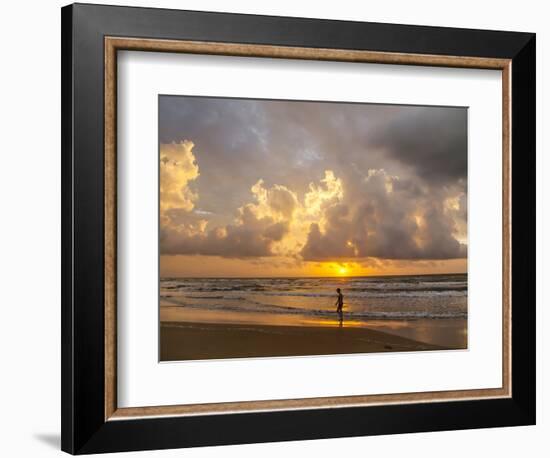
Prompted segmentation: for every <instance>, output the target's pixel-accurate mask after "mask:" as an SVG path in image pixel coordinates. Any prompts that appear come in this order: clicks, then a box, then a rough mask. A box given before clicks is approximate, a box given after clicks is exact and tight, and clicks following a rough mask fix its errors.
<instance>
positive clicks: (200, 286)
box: [160, 274, 468, 326]
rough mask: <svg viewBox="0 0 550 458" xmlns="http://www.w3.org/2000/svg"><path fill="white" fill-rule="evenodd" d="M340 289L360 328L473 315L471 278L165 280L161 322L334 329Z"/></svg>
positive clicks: (348, 314)
mask: <svg viewBox="0 0 550 458" xmlns="http://www.w3.org/2000/svg"><path fill="white" fill-rule="evenodd" d="M336 288H340V289H341V290H342V294H343V295H344V310H343V311H344V314H343V316H344V320H345V321H346V323H347V324H353V325H357V326H361V325H362V324H368V322H369V321H371V320H417V319H427V320H432V319H433V320H444V319H453V318H454V319H465V318H467V314H468V301H467V298H468V277H467V274H445V275H411V276H384V277H338V278H336V277H330V278H327V277H322V278H321V277H317V278H162V279H161V281H160V305H161V319H166V320H170V321H172V320H175V321H185V320H186V319H189V321H209V322H212V321H219V322H248V323H256V322H257V323H262V324H290V325H311V324H316V325H323V324H330V323H333V322H334V320H335V316H336V313H335V309H336V306H335V302H336V299H337V293H336ZM162 312H164V314H163V313H162ZM163 315H164V317H165V318H163Z"/></svg>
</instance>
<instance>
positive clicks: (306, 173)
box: [159, 96, 467, 277]
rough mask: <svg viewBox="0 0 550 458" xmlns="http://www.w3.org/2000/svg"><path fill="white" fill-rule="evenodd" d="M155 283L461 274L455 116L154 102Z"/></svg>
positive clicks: (414, 110) (438, 110) (461, 156)
mask: <svg viewBox="0 0 550 458" xmlns="http://www.w3.org/2000/svg"><path fill="white" fill-rule="evenodd" d="M159 137H160V230H161V233H160V250H161V263H160V266H161V276H163V277H166V276H182V277H185V276H193V277H202V276H205V277H230V276H235V277H244V276H333V275H334V276H338V275H341V276H344V275H386V274H420V273H422V274H423V273H444V272H466V269H467V264H466V255H467V224H466V221H467V219H466V218H467V188H466V185H467V110H466V109H465V108H447V107H445V108H442V107H416V106H397V105H374V104H372V105H371V104H349V103H322V102H296V101H267V100H250V99H226V98H206V97H183V96H160V97H159Z"/></svg>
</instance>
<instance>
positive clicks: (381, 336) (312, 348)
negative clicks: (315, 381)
mask: <svg viewBox="0 0 550 458" xmlns="http://www.w3.org/2000/svg"><path fill="white" fill-rule="evenodd" d="M443 349H449V347H441V346H438V345H433V344H428V343H423V342H419V341H416V340H413V339H410V338H405V337H401V336H398V335H395V334H390V333H387V332H383V331H379V330H374V329H367V328H359V327H343V328H339V327H322V326H311V327H307V326H269V325H258V324H215V323H193V322H184V321H177V322H161V327H160V360H161V361H183V360H199V359H224V358H250V357H273V356H305V355H334V354H350V353H378V352H399V351H425V350H443Z"/></svg>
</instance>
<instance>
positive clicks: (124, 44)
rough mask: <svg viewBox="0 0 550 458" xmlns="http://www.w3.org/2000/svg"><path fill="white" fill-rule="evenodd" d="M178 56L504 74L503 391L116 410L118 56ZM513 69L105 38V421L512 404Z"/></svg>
mask: <svg viewBox="0 0 550 458" xmlns="http://www.w3.org/2000/svg"><path fill="white" fill-rule="evenodd" d="M119 50H127V51H150V52H176V53H187V54H207V55H223V56H240V57H268V58H282V59H303V60H322V61H340V62H363V63H377V64H398V65H422V66H436V67H461V68H478V69H493V70H500V71H501V72H502V184H503V189H502V206H503V208H502V210H503V213H502V215H503V216H502V231H503V234H502V235H503V239H502V240H503V242H502V260H503V263H502V275H503V277H502V278H503V284H502V318H503V326H502V381H503V383H502V387H500V388H488V389H471V390H452V391H430V392H417V393H400V394H376V395H358V396H357V395H354V396H336V397H320V398H304V399H284V400H265V401H242V402H223V403H209V404H184V405H170V406H143V407H125V408H119V407H118V404H117V335H116V332H117V331H116V330H117V321H116V320H117V314H116V296H117V295H116V291H117V282H116V272H117V270H116V246H117V225H116V212H117V210H116V209H117V156H116V154H117V153H116V151H117V146H116V138H117V125H116V122H117V119H116V118H117V51H119ZM511 67H512V63H511V60H510V59H493V58H481V57H462V56H438V55H425V54H403V53H388V52H374V51H358V50H344V49H321V48H300V47H288V46H271V45H249V44H239V43H215V42H198V41H179V40H156V39H142V38H121V37H105V81H104V89H105V114H104V116H105V119H104V122H105V126H104V128H105V145H104V148H105V151H104V153H105V197H104V199H105V202H104V205H105V208H104V211H105V234H104V237H105V398H104V401H105V405H104V407H105V420H106V421H113V420H129V419H137V418H143V417H151V416H156V417H158V416H183V415H185V416H188V415H205V414H226V413H245V412H258V411H273V410H297V409H316V408H335V407H351V406H370V405H381V404H404V403H422V402H438V401H460V400H474V399H488V398H506V397H511V393H512V367H511V345H512V335H511V235H512V234H511V230H512V228H511V186H512V183H511V122H512V119H511V90H512V89H511Z"/></svg>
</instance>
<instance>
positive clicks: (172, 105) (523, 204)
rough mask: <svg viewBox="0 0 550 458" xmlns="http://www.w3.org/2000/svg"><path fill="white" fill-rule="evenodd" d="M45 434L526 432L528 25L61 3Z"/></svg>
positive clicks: (120, 437)
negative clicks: (52, 356) (58, 277)
mask: <svg viewBox="0 0 550 458" xmlns="http://www.w3.org/2000/svg"><path fill="white" fill-rule="evenodd" d="M62 126H63V127H62V129H63V131H62V140H63V141H62V146H63V151H62V179H63V183H62V187H63V189H62V191H63V192H62V237H63V240H62V266H63V272H62V282H63V283H62V448H63V450H65V451H67V452H69V453H73V454H81V453H99V452H114V451H129V450H146V449H161V448H175V447H192V446H202V445H222V444H238V443H251V442H268V441H284V440H299V439H314V438H330V437H345V436H357V435H374V434H392V433H403V432H419V431H439V430H450V429H466V428H482V427H496V426H514V425H530V424H534V423H535V35H534V34H531V33H520V32H499V31H486V30H467V29H452V28H440V27H424V26H409V25H393V24H377V23H360V22H345V21H327V20H317V19H302V18H285V17H267V16H251V15H238V14H225V13H224V14H222V13H205V12H194V11H176V10H161V9H147V8H129V7H112V6H102V5H80V4H77V5H70V6H67V7H65V8H63V9H62Z"/></svg>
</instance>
